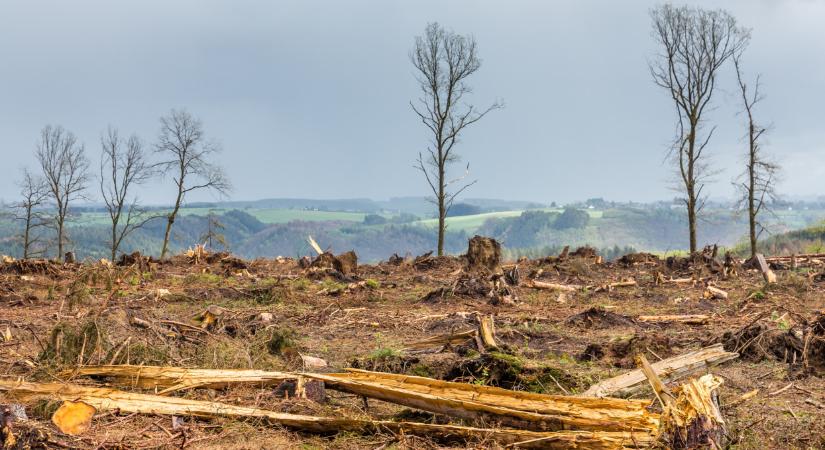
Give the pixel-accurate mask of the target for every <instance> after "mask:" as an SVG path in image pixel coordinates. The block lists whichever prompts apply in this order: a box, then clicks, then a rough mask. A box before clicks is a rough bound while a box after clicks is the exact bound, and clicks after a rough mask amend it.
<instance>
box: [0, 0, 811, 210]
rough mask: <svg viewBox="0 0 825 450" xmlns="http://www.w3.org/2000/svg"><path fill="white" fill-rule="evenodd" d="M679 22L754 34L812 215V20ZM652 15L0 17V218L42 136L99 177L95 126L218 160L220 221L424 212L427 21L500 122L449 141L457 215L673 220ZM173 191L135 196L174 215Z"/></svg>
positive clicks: (795, 16) (207, 4)
mask: <svg viewBox="0 0 825 450" xmlns="http://www.w3.org/2000/svg"><path fill="white" fill-rule="evenodd" d="M693 3H695V4H698V5H701V6H703V7H708V8H716V7H724V8H726V9H728V10H729V11H730V12H732V13H733V14H734V15H735V16H736V17H737V18H738V19H739V21H740V23H741V24H742V25H744V26H746V27H749V28H752V29H753V39H752V42H751V45H750V48H749V49H748V52H747V55H746V57H745V60H744V64H745V69H746V70H747V71H748V74H749V75H750V76H754V75H755V74H756V73H757V72H758V73H762V74H763V82H764V92H765V94H766V96H767V98H766V100H765V101H764V103H762V104H760V106H759V109H758V110H757V114H758V118H759V119H760V120H761V121H762V122H765V123H771V124H773V128H772V130H771V133H770V135H769V137H768V140H767V142H766V144H767V147H766V148H767V149H768V151H770V152H772V153H774V154H775V155H776V156H777V158H778V159H779V160H780V161H781V162H782V164H783V165H784V168H785V171H784V181H783V183H782V185H781V190H782V192H783V193H785V194H788V195H793V196H797V195H818V194H821V193H823V188H824V187H825V111H824V110H823V106H822V105H823V103H825V27H824V26H823V25H822V24H823V23H825V1H818V0H789V1H769V0H761V1H758V0H738V1H737V0H731V1H703V2H691V4H693ZM655 4H656V2H650V1H621V2H618V1H615V0H602V1H584V0H570V1H548V0H535V1H526V0H507V1H503V0H499V1H473V0H451V1H444V0H427V1H422V0H419V1H400V0H399V1H390V0H375V1H340V0H327V1H311V0H296V1H249V0H231V1H230V0H226V1H221V2H218V1H205V0H189V1H168V0H167V1H160V0H139V1H111V0H100V1H85V0H72V1H64V0H52V1H40V0H18V1H11V0H0V5H1V6H0V61H1V62H2V66H0V67H2V70H0V155H2V162H0V198H2V199H4V200H11V199H13V198H14V195H15V192H16V190H17V188H16V186H15V180H17V179H18V178H19V172H20V169H21V168H22V167H24V166H34V164H35V161H34V158H33V155H32V152H33V150H34V148H35V143H36V141H37V138H38V134H39V130H40V129H41V128H42V127H43V126H44V125H45V124H59V125H62V126H64V127H66V128H68V129H69V130H71V131H73V132H74V133H75V134H76V135H78V137H79V138H80V139H81V140H82V141H83V142H84V143H85V145H86V150H87V152H88V153H89V155H90V158H91V159H92V161H93V162H92V167H93V168H94V169H95V170H97V167H98V160H99V154H100V144H99V136H100V133H101V131H102V130H104V129H105V127H106V126H107V125H109V124H111V125H113V126H115V127H118V128H120V129H121V131H122V132H123V133H131V132H136V133H138V134H139V135H140V136H142V137H143V138H144V139H146V140H147V141H148V142H152V141H154V139H155V137H156V135H157V129H158V118H159V117H160V116H161V115H162V114H165V113H166V112H168V111H169V109H171V108H173V107H174V108H186V109H188V110H189V111H190V112H191V113H193V114H195V115H197V116H199V117H200V118H201V119H202V120H203V122H204V124H205V128H206V131H207V134H208V135H209V136H211V137H213V138H215V139H217V140H219V141H220V142H221V143H222V145H223V148H224V151H223V153H222V154H221V155H220V156H219V158H218V159H219V161H220V163H221V164H222V165H223V166H224V168H225V169H226V171H227V173H228V174H229V176H230V178H231V180H232V182H233V184H234V186H235V188H234V191H233V192H232V195H231V198H233V199H236V200H251V199H258V198H271V197H311V198H345V197H370V198H375V199H384V198H388V197H392V196H409V195H415V196H418V195H424V194H426V193H427V191H426V189H427V186H426V183H425V181H424V179H423V178H422V176H421V174H420V173H418V172H416V171H415V169H413V168H412V164H413V161H414V159H415V157H416V155H417V152H418V151H420V150H422V149H424V147H425V145H426V142H427V138H428V136H427V134H426V130H425V128H424V127H423V125H421V123H420V122H418V121H417V120H416V117H415V116H414V114H413V113H412V112H411V110H410V107H409V101H410V100H411V99H413V98H415V97H416V96H417V94H418V91H417V87H416V84H415V80H414V77H413V73H412V67H411V64H410V61H409V57H408V53H409V51H410V48H411V47H412V44H413V39H414V36H416V35H419V34H421V32H422V31H423V30H424V27H425V25H426V24H427V22H429V21H438V22H440V23H441V24H442V25H444V26H446V27H448V28H451V29H453V30H454V31H456V32H458V33H461V34H472V35H474V36H475V38H476V39H477V41H478V46H479V51H480V56H481V58H482V59H483V65H482V68H481V70H480V71H479V72H478V73H477V74H476V75H475V77H474V78H473V79H472V80H471V84H472V85H473V86H474V93H473V96H472V99H473V101H474V103H476V104H478V105H480V106H484V105H486V104H488V103H490V102H492V101H494V100H497V99H498V100H503V101H504V103H505V104H506V107H505V109H503V110H500V111H495V112H493V113H491V114H490V115H489V116H487V117H486V118H485V119H484V120H483V121H481V122H479V123H478V124H477V125H475V126H474V127H473V128H470V129H468V130H467V133H466V135H465V136H464V138H463V139H462V142H461V144H460V148H459V153H460V154H461V155H462V156H463V158H464V160H465V161H468V162H469V163H470V168H471V173H472V176H473V177H474V178H477V179H478V180H479V181H478V183H477V184H476V185H475V186H473V187H472V188H471V189H470V190H468V191H467V194H466V195H467V196H471V197H492V198H507V199H526V200H534V201H541V202H547V203H549V202H550V201H561V202H565V201H571V200H577V199H585V198H588V197H604V198H607V199H611V200H640V201H649V200H658V199H668V198H672V197H673V195H674V194H673V192H671V191H670V190H669V189H668V186H669V184H670V179H671V173H672V170H671V168H670V166H668V165H667V164H666V163H664V152H665V149H666V148H667V146H668V144H669V142H670V141H671V139H672V136H673V131H674V119H675V116H674V111H673V107H672V105H671V103H670V102H669V99H668V97H667V95H666V93H665V92H663V91H662V90H661V89H659V88H657V87H656V86H654V84H653V83H652V82H651V79H650V75H649V73H648V68H647V60H648V59H649V58H650V57H652V55H653V53H654V51H655V48H654V47H653V40H652V38H651V35H650V19H649V15H648V10H649V9H650V8H651V7H652V6H654V5H655ZM727 70H730V68H728V69H727ZM730 75H731V74H730V73H729V72H728V73H727V74H726V75H725V77H724V79H723V84H722V88H723V89H724V90H723V91H720V92H719V94H718V96H717V97H716V105H717V108H716V109H715V110H714V112H713V116H712V120H713V122H714V123H716V124H717V125H718V126H719V129H718V134H716V135H715V137H714V139H713V141H712V142H711V144H710V150H709V151H710V152H711V153H712V154H713V155H714V156H713V158H714V162H715V165H716V166H717V167H718V168H721V169H723V171H722V172H721V173H720V174H719V176H718V177H717V178H718V182H716V183H715V184H714V185H713V188H712V189H711V193H712V194H713V195H714V196H718V197H730V196H732V189H731V187H730V186H731V184H730V180H731V179H732V178H733V177H734V176H735V175H736V174H737V173H739V172H740V171H741V165H742V164H741V160H742V158H741V156H740V155H741V153H742V152H743V150H744V145H745V142H744V141H743V140H742V134H743V132H744V128H743V126H744V125H743V118H742V117H741V116H737V115H736V110H737V107H738V105H737V104H736V101H737V97H736V94H735V91H734V89H735V86H734V84H733V79H732V78H730ZM457 170H459V169H458V168H457ZM170 183H171V182H170V181H168V180H167V181H158V182H156V183H153V184H152V185H150V186H146V187H144V188H142V190H141V192H140V195H141V197H142V198H143V199H144V200H146V201H147V202H153V203H158V202H168V201H170V200H171V196H172V193H173V186H172V185H171V184H170ZM91 194H92V196H93V197H94V195H95V194H96V192H95V191H94V190H92V191H91ZM211 198H212V197H210V196H206V197H203V196H201V197H193V198H191V199H190V200H195V199H211Z"/></svg>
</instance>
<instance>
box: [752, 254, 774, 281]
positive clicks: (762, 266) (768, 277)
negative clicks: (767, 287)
mask: <svg viewBox="0 0 825 450" xmlns="http://www.w3.org/2000/svg"><path fill="white" fill-rule="evenodd" d="M756 263H757V264H759V271H760V272H762V277H763V278H765V283H768V284H771V283H776V274H775V273H774V272H773V270H771V267H770V266H769V265H768V262H767V261H766V260H765V256H764V255H762V254H761V253H757V254H756Z"/></svg>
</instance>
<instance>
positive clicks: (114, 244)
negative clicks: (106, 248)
mask: <svg viewBox="0 0 825 450" xmlns="http://www.w3.org/2000/svg"><path fill="white" fill-rule="evenodd" d="M116 257H117V222H113V223H112V262H114V260H115V258H116Z"/></svg>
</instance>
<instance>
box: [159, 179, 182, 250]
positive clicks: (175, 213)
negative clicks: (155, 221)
mask: <svg viewBox="0 0 825 450" xmlns="http://www.w3.org/2000/svg"><path fill="white" fill-rule="evenodd" d="M181 172H183V171H182V170H181ZM181 179H183V177H182V176H181ZM181 200H183V184H182V183H181V184H179V185H178V198H177V199H175V209H173V210H172V212H171V213H170V214H169V216H168V219H167V221H166V233H165V234H164V235H163V249H162V250H161V251H160V258H161V259H163V258H165V257H166V252H167V251H168V250H169V236H170V235H171V234H172V225H173V224H174V223H175V218H176V217H177V216H178V210H180V203H181Z"/></svg>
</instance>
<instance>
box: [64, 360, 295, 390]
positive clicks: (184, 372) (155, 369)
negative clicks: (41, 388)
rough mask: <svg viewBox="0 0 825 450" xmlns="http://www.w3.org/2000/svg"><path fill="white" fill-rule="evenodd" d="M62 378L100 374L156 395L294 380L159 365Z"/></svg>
mask: <svg viewBox="0 0 825 450" xmlns="http://www.w3.org/2000/svg"><path fill="white" fill-rule="evenodd" d="M61 376H62V377H64V378H69V377H74V376H91V377H101V378H105V379H109V380H112V381H113V382H114V383H115V384H118V385H120V386H131V387H139V388H143V389H153V390H154V389H161V390H160V392H159V393H160V394H167V393H170V392H175V391H181V390H185V389H192V388H197V387H205V388H210V389H221V388H224V387H227V386H229V385H233V384H254V385H258V386H276V385H278V384H280V383H281V382H283V381H285V380H294V379H295V378H296V375H295V374H290V373H284V372H268V371H264V370H251V369H231V370H230V369H227V370H223V369H186V368H182V367H159V366H130V365H117V366H111V365H110V366H105V365H104V366H84V367H78V368H76V369H73V370H69V371H65V372H63V373H61Z"/></svg>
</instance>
